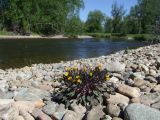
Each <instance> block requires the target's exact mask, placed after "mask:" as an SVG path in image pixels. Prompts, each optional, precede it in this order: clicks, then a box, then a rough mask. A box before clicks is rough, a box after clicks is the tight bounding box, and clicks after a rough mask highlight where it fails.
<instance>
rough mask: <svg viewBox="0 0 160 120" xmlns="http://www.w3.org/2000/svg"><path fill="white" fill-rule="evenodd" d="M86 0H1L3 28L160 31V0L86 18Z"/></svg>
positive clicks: (18, 31)
mask: <svg viewBox="0 0 160 120" xmlns="http://www.w3.org/2000/svg"><path fill="white" fill-rule="evenodd" d="M84 7H85V5H84V2H83V0H61V1H60V0H38V1H37V0H1V1H0V31H10V32H13V33H14V34H21V35H27V34H31V33H32V34H41V35H55V34H71V35H79V34H89V33H110V34H113V35H114V34H115V35H125V34H156V35H158V34H159V33H160V30H159V29H160V9H159V8H160V0H138V2H137V4H136V5H135V6H133V7H132V8H131V10H130V12H129V13H126V10H125V9H124V7H123V5H118V4H117V3H116V2H115V3H114V4H113V5H112V10H111V16H108V15H106V14H105V13H103V12H101V11H100V10H94V11H90V13H89V14H88V18H87V20H86V21H82V20H81V19H80V17H79V11H80V9H83V8H84Z"/></svg>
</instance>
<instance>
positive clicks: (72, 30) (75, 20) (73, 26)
mask: <svg viewBox="0 0 160 120" xmlns="http://www.w3.org/2000/svg"><path fill="white" fill-rule="evenodd" d="M83 32H84V23H83V22H82V21H81V19H80V18H79V17H78V16H72V17H71V18H70V19H69V20H68V22H67V28H66V33H67V34H69V35H71V36H77V35H79V34H81V33H83Z"/></svg>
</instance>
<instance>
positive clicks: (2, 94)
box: [0, 89, 5, 99]
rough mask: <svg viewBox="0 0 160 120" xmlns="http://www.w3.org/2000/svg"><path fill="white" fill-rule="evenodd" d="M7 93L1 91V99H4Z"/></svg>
mask: <svg viewBox="0 0 160 120" xmlns="http://www.w3.org/2000/svg"><path fill="white" fill-rule="evenodd" d="M4 95H5V93H4V92H3V91H2V90H1V89H0V99H3V98H4Z"/></svg>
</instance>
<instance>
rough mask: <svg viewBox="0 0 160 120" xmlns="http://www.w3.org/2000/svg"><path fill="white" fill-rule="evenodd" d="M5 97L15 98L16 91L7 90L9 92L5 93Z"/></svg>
mask: <svg viewBox="0 0 160 120" xmlns="http://www.w3.org/2000/svg"><path fill="white" fill-rule="evenodd" d="M4 98H5V99H13V98H14V92H7V93H6V94H5V95H4Z"/></svg>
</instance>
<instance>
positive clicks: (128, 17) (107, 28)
mask: <svg viewBox="0 0 160 120" xmlns="http://www.w3.org/2000/svg"><path fill="white" fill-rule="evenodd" d="M159 8H160V0H154V1H153V0H138V3H137V4H136V5H135V6H133V7H131V10H130V12H129V13H128V14H126V11H125V9H124V7H123V6H122V5H118V4H117V3H116V2H115V3H114V4H113V5H112V10H111V17H107V16H106V15H105V14H104V13H102V12H101V11H99V10H95V11H92V12H90V13H89V15H88V19H87V21H86V23H85V24H86V27H87V31H88V32H106V33H122V34H148V33H150V32H151V28H152V27H151V26H153V25H155V24H156V22H157V21H158V20H159V18H160V9H159ZM97 21H98V22H97Z"/></svg>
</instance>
